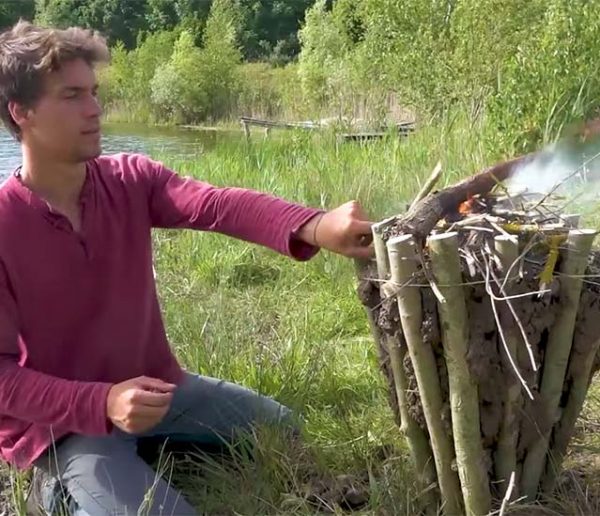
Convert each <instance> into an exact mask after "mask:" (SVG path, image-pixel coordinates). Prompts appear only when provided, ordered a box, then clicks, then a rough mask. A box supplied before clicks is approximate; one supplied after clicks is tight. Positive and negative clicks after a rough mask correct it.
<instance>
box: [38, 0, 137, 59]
mask: <svg viewBox="0 0 600 516" xmlns="http://www.w3.org/2000/svg"><path fill="white" fill-rule="evenodd" d="M146 8H147V3H146V0H37V1H36V21H38V22H39V23H41V24H44V25H51V26H54V27H68V26H73V25H77V26H81V27H86V28H91V29H96V30H98V31H100V32H102V34H103V35H105V36H106V37H107V39H108V41H109V42H110V43H111V44H114V43H116V42H117V41H122V42H123V43H124V44H125V47H126V48H132V47H133V46H135V43H136V40H137V34H138V32H139V31H140V30H143V29H145V28H146V27H147V23H146V19H145V14H146Z"/></svg>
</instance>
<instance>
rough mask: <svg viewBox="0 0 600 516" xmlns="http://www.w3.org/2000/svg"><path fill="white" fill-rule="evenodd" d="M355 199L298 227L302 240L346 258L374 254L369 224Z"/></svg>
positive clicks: (370, 223)
mask: <svg viewBox="0 0 600 516" xmlns="http://www.w3.org/2000/svg"><path fill="white" fill-rule="evenodd" d="M372 224H373V223H372V222H369V221H368V220H367V217H366V215H365V213H364V212H363V210H362V208H361V207H360V205H359V204H358V202H356V201H350V202H347V203H345V204H342V205H341V206H340V207H338V208H335V209H334V210H331V211H328V212H326V213H324V214H322V215H317V216H316V217H313V218H312V219H310V220H309V221H308V222H307V223H306V224H304V226H302V228H301V229H300V231H299V234H298V236H299V237H300V238H301V239H302V240H304V241H305V242H307V243H309V244H311V245H316V246H319V247H322V248H323V249H327V250H329V251H332V252H334V253H338V254H342V255H344V256H347V257H349V258H370V257H371V256H373V247H372V246H371V245H370V243H371V241H372V234H371V226H372Z"/></svg>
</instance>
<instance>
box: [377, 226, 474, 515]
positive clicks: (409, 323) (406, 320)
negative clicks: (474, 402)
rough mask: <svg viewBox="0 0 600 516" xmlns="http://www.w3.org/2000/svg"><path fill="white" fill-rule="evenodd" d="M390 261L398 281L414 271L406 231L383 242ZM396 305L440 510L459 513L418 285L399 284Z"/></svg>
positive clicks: (413, 256) (412, 251)
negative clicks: (426, 435)
mask: <svg viewBox="0 0 600 516" xmlns="http://www.w3.org/2000/svg"><path fill="white" fill-rule="evenodd" d="M387 248H388V254H389V259H390V262H393V263H394V268H395V269H396V270H397V275H398V277H397V279H398V282H397V283H398V284H401V285H405V284H406V283H407V281H410V280H411V279H412V278H413V276H414V274H415V273H416V271H417V262H416V260H417V257H416V245H415V242H414V239H413V238H412V236H410V235H403V236H399V237H395V238H392V239H390V240H389V241H388V243H387ZM397 297H398V308H399V311H400V319H401V321H402V330H403V333H404V338H405V339H406V344H407V347H408V352H409V354H410V358H411V361H412V364H413V369H414V371H415V376H416V379H417V386H418V388H419V395H420V398H421V403H422V405H423V412H424V415H425V420H426V422H427V428H428V430H429V437H430V440H431V447H432V450H433V457H434V461H435V467H436V471H437V478H438V482H439V486H440V492H441V496H442V504H443V511H444V513H445V514H447V515H449V516H450V515H451V516H454V515H457V514H462V513H463V509H462V503H461V493H460V482H459V480H458V476H457V474H456V472H455V471H454V470H453V469H452V462H453V460H454V449H453V446H452V439H451V438H450V436H449V435H447V434H446V432H445V430H444V427H443V424H442V419H441V414H442V392H441V387H440V379H439V375H438V371H437V365H436V362H435V357H434V354H433V350H432V349H431V347H428V346H426V345H425V344H424V343H423V339H422V337H421V325H422V322H423V320H422V306H421V302H422V300H421V293H420V292H419V289H418V288H416V287H411V286H403V288H401V289H400V290H399V291H398V294H397Z"/></svg>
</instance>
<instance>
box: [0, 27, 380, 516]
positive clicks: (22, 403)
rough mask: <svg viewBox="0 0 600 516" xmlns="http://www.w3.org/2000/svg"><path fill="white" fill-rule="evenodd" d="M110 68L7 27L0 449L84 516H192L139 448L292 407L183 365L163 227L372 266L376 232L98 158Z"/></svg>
mask: <svg viewBox="0 0 600 516" xmlns="http://www.w3.org/2000/svg"><path fill="white" fill-rule="evenodd" d="M108 58H109V55H108V50H107V48H106V45H105V42H104V40H103V39H102V38H101V37H100V36H99V35H98V34H96V33H93V32H89V31H84V30H82V29H79V28H71V29H68V30H52V29H46V28H41V27H36V26H33V25H31V24H29V23H26V22H19V23H18V24H17V25H15V26H14V27H12V28H11V29H9V30H7V31H5V32H4V33H2V34H0V118H1V119H2V121H3V122H4V124H5V125H6V127H7V128H8V130H9V131H11V132H12V133H13V135H14V136H15V137H16V138H17V139H18V140H19V141H20V143H21V147H22V165H21V166H20V167H18V169H17V170H15V172H14V173H13V174H12V175H11V177H10V178H9V179H8V180H7V181H6V182H5V183H4V184H3V185H2V187H1V188H0V454H1V456H2V458H3V459H4V460H6V461H7V462H9V463H11V464H12V465H14V466H15V467H17V468H28V467H30V466H32V465H34V466H36V467H37V468H38V469H39V470H40V471H43V472H45V473H46V475H47V478H56V479H59V481H60V483H61V486H62V487H63V488H64V490H65V491H66V493H68V497H69V507H70V511H71V512H72V514H78V515H91V516H96V515H98V516H100V515H102V516H104V515H107V514H111V515H112V514H137V513H138V510H145V511H146V512H145V514H176V515H185V514H195V512H194V509H193V508H192V507H191V506H190V505H189V504H188V502H187V501H186V500H185V499H184V498H183V497H182V496H181V494H179V493H177V492H176V491H175V490H174V489H172V488H171V487H170V486H169V485H168V484H167V482H165V481H164V480H162V479H156V474H155V472H154V471H153V470H152V469H151V468H150V466H148V465H147V463H146V462H145V461H143V460H142V459H141V458H140V457H139V455H138V454H137V445H138V444H139V442H140V440H142V439H145V438H158V439H167V438H169V439H172V440H187V441H193V442H208V441H211V440H215V439H232V438H234V437H236V436H237V435H239V433H240V432H242V431H245V430H250V429H251V428H252V427H253V425H255V424H258V423H286V422H288V421H289V419H290V411H289V410H288V409H287V408H286V407H283V406H282V405H280V404H279V403H277V402H276V401H274V400H272V399H269V398H267V397H264V396H260V395H259V394H257V393H255V392H253V391H250V390H248V389H246V388H243V387H241V386H237V385H233V384H230V383H227V382H223V381H218V380H215V379H212V378H206V377H201V376H198V375H195V374H192V373H190V372H187V371H184V370H183V369H182V368H181V367H180V365H179V364H178V362H177V360H176V358H175V357H174V355H173V354H172V352H171V350H170V347H169V344H168V342H167V338H166V335H165V330H164V328H163V323H162V319H161V314H160V311H159V305H158V300H157V295H156V288H155V284H154V278H153V270H152V248H151V229H152V228H190V229H196V230H203V231H215V232H219V233H222V234H225V235H229V236H232V237H235V238H239V239H243V240H246V241H250V242H253V243H256V244H259V245H263V246H266V247H268V248H271V249H273V250H275V251H277V252H279V253H282V254H284V255H287V256H289V257H291V258H293V259H295V260H308V259H310V258H311V257H313V256H314V255H315V254H316V253H317V252H318V250H319V249H320V248H324V249H327V250H330V251H332V252H336V253H339V254H342V255H344V256H348V257H360V258H366V257H369V256H371V253H372V250H371V248H370V247H367V246H365V245H364V242H365V238H367V239H368V237H369V235H370V227H371V224H370V223H369V222H368V221H366V220H365V217H364V216H363V213H362V212H361V209H360V207H359V206H358V204H357V203H355V202H350V203H347V204H344V205H342V206H340V207H339V208H337V209H334V210H331V211H328V212H325V211H322V210H316V209H311V208H306V207H303V206H299V205H297V204H293V203H290V202H286V201H284V200H282V199H279V198H275V197H273V196H269V195H267V194H263V193H259V192H255V191H251V190H246V189H240V188H216V187H214V186H211V185H209V184H206V183H204V182H201V181H197V180H192V179H189V178H188V179H184V178H182V177H180V176H179V175H177V174H176V173H175V172H173V171H171V170H168V169H167V168H166V167H165V166H163V165H162V164H161V163H159V162H156V161H153V160H151V159H148V158H147V157H145V156H142V155H137V154H119V155H115V156H102V155H101V148H100V116H101V108H100V106H99V103H98V100H97V98H96V93H97V83H96V77H95V71H94V66H95V65H96V64H98V63H102V62H106V61H107V60H108ZM286 424H287V423H286ZM149 492H151V495H152V496H149V497H147V498H146V499H145V498H144V497H145V496H146V494H147V493H149ZM45 493H46V494H48V493H47V492H45ZM46 498H49V497H47V496H46ZM44 503H45V505H46V510H47V511H50V510H51V509H50V508H49V507H48V505H50V503H51V500H49V499H48V500H45V502H44Z"/></svg>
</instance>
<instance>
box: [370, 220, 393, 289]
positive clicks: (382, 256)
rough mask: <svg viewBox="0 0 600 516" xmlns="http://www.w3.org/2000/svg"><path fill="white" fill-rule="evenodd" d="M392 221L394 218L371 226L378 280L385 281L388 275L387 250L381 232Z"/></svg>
mask: <svg viewBox="0 0 600 516" xmlns="http://www.w3.org/2000/svg"><path fill="white" fill-rule="evenodd" d="M393 220H395V218H389V219H385V220H382V221H381V222H378V223H376V224H373V225H372V226H371V233H372V234H373V248H374V249H375V260H376V261H377V275H378V276H379V279H380V280H387V279H388V278H389V275H390V262H389V258H388V252H387V248H386V246H385V242H384V241H383V232H384V230H385V229H386V228H387V226H388V225H389V224H390V223H391V222H392V221H393Z"/></svg>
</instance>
